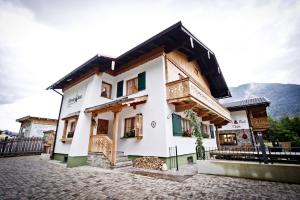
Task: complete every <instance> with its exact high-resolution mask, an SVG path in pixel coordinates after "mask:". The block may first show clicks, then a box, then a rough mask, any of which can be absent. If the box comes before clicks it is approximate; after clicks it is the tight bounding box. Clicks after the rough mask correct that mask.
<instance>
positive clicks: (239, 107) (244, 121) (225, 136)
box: [218, 98, 270, 148]
mask: <svg viewBox="0 0 300 200" xmlns="http://www.w3.org/2000/svg"><path fill="white" fill-rule="evenodd" d="M269 105H270V102H269V101H268V100H267V99H265V98H253V99H246V100H242V101H235V102H230V103H226V104H224V106H225V107H226V108H227V109H228V110H230V114H231V119H232V122H231V123H228V124H227V125H225V126H222V128H220V129H218V145H219V146H220V147H221V148H234V147H254V146H255V145H256V137H257V134H258V133H262V134H266V133H267V130H268V128H269V122H268V113H267V107H268V106H269Z"/></svg>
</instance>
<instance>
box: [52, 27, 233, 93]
mask: <svg viewBox="0 0 300 200" xmlns="http://www.w3.org/2000/svg"><path fill="white" fill-rule="evenodd" d="M190 38H192V39H193V44H194V48H192V46H191V43H190ZM156 48H163V49H164V51H165V52H166V53H169V52H171V51H174V50H178V51H180V52H182V53H184V54H185V55H187V57H188V60H193V59H195V60H197V62H198V63H199V66H201V68H202V69H201V71H202V72H203V73H204V75H205V76H206V78H207V80H208V82H209V85H210V89H211V93H212V95H213V96H214V97H215V98H225V97H230V96H231V94H230V91H229V89H228V86H227V84H226V82H225V79H224V77H223V74H222V71H221V69H220V67H219V64H218V61H217V59H216V57H215V54H214V53H213V51H211V50H210V49H209V48H208V47H206V46H205V45H204V44H203V43H202V42H201V41H200V40H198V39H197V38H196V37H195V36H194V35H193V34H192V33H190V32H189V31H188V30H187V29H186V28H185V27H184V26H183V25H182V23H181V22H178V23H176V24H174V25H172V26H171V27H169V28H167V29H166V30H164V31H162V32H160V33H159V34H157V35H155V36H153V37H151V38H150V39H148V40H146V41H145V42H143V43H141V44H139V45H138V46H136V47H134V48H133V49H131V50H129V51H127V52H125V53H124V54H122V55H120V56H119V57H117V58H111V57H105V56H99V55H96V56H94V57H93V58H91V59H90V60H89V61H87V62H86V63H84V64H83V65H81V66H79V67H78V68H76V69H75V70H73V71H72V72H71V73H69V74H67V75H66V76H65V77H63V78H62V79H60V80H59V81H57V82H56V83H54V84H53V85H51V86H50V87H48V88H47V89H62V88H63V86H64V85H65V84H67V83H68V82H69V81H71V80H73V79H76V78H78V76H79V75H80V74H83V73H85V72H87V71H89V70H91V69H93V68H98V69H99V71H102V72H104V71H107V70H109V69H110V66H111V61H112V60H114V61H115V69H116V70H118V69H121V68H122V67H123V66H124V65H125V64H126V63H128V62H129V61H131V60H133V59H136V58H138V57H140V56H142V55H144V54H146V53H148V52H150V51H152V50H153V49H156Z"/></svg>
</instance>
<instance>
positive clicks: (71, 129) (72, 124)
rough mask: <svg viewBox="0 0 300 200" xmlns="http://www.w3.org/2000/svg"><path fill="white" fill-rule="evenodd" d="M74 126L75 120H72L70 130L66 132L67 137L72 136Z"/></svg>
mask: <svg viewBox="0 0 300 200" xmlns="http://www.w3.org/2000/svg"><path fill="white" fill-rule="evenodd" d="M75 128H76V121H73V122H71V124H70V131H69V132H68V134H67V138H73V136H74V132H75Z"/></svg>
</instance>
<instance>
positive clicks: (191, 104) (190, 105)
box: [175, 102, 196, 112]
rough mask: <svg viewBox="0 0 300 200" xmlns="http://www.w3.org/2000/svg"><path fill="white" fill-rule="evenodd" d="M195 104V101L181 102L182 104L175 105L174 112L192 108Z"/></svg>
mask: <svg viewBox="0 0 300 200" xmlns="http://www.w3.org/2000/svg"><path fill="white" fill-rule="evenodd" d="M195 105H196V103H194V102H193V103H188V104H182V105H177V106H175V111H176V112H182V111H185V110H188V109H191V108H193V107H194V106H195Z"/></svg>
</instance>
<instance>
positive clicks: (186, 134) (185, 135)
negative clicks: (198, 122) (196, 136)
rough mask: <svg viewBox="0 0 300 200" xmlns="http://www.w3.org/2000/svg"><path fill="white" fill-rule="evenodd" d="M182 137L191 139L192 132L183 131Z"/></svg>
mask: <svg viewBox="0 0 300 200" xmlns="http://www.w3.org/2000/svg"><path fill="white" fill-rule="evenodd" d="M182 136H184V137H192V130H191V129H188V130H184V131H183V135H182Z"/></svg>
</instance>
